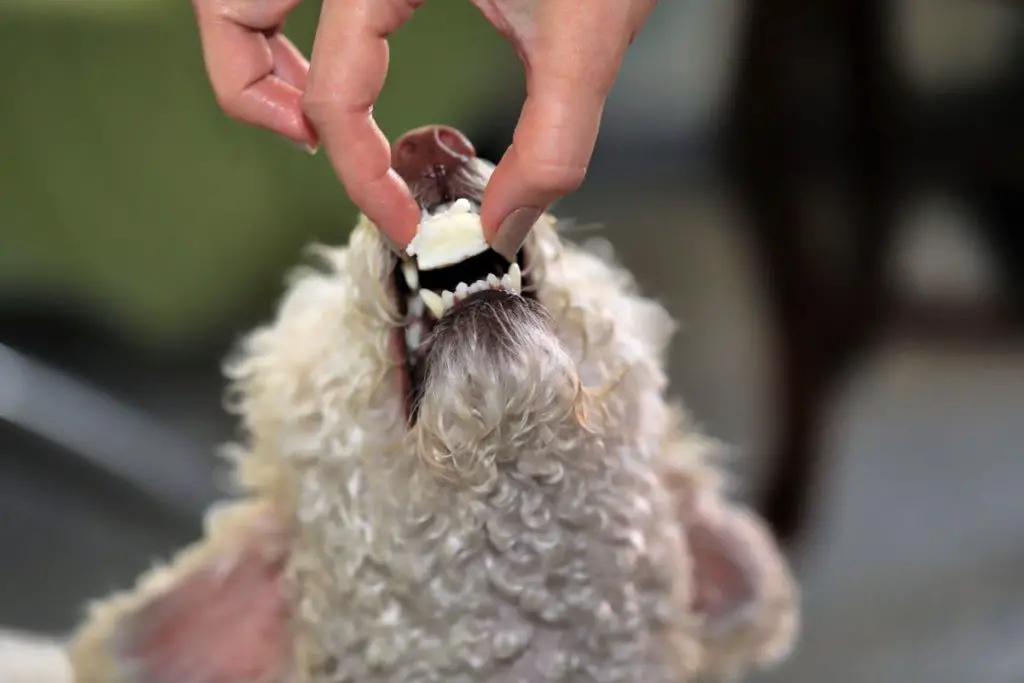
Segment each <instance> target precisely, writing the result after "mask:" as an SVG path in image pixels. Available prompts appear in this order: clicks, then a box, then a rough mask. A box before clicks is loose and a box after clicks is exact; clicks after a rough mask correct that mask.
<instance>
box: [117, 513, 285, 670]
mask: <svg viewBox="0 0 1024 683" xmlns="http://www.w3.org/2000/svg"><path fill="white" fill-rule="evenodd" d="M286 561H287V555H286V553H285V552H283V551H282V549H281V548H280V546H279V543H278V539H277V538H275V537H274V535H272V534H268V533H266V532H265V530H261V531H260V532H253V533H251V534H247V535H245V536H243V537H241V538H240V539H238V542H237V543H232V544H228V545H227V546H226V547H222V548H217V549H216V550H214V551H213V552H211V553H210V554H209V556H208V557H204V558H203V560H202V561H201V562H199V563H198V566H196V567H194V568H192V569H191V570H190V571H187V572H185V573H184V574H183V575H181V576H180V577H177V578H176V580H173V581H171V582H169V584H168V585H167V586H166V587H165V588H164V589H163V590H161V591H158V592H157V593H156V594H155V595H154V596H153V597H152V598H151V599H149V600H148V601H146V602H144V603H143V604H142V605H141V606H140V607H139V608H138V609H136V610H134V611H132V612H129V613H128V614H126V615H124V617H123V618H121V619H120V620H119V621H118V623H117V625H116V627H115V628H114V632H113V636H112V639H111V645H112V649H113V651H114V656H115V659H116V660H117V662H118V665H119V669H120V673H122V674H123V677H124V679H125V680H126V681H130V682H131V683H182V682H183V681H188V683H283V681H284V680H285V674H286V673H287V667H288V664H289V662H290V660H291V655H292V651H291V645H292V641H291V638H290V632H289V622H290V613H289V601H288V600H287V598H286V595H285V592H284V586H283V582H282V579H283V572H284V568H285V563H286Z"/></svg>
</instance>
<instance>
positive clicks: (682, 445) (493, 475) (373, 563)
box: [78, 217, 796, 683]
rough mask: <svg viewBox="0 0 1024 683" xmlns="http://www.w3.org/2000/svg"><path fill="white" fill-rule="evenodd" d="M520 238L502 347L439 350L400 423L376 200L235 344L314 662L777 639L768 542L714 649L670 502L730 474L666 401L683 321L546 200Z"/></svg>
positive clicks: (610, 666)
mask: <svg viewBox="0 0 1024 683" xmlns="http://www.w3.org/2000/svg"><path fill="white" fill-rule="evenodd" d="M525 249H526V254H527V257H528V261H527V263H528V267H529V271H530V272H529V277H530V281H531V282H533V283H534V284H535V286H536V297H537V299H538V301H539V302H540V303H541V304H542V306H543V308H544V309H546V311H547V314H546V316H545V315H534V316H532V317H531V316H526V317H523V318H521V319H517V320H515V321H511V322H510V323H509V324H511V325H515V326H516V327H515V329H514V330H513V332H514V333H513V334H511V335H510V336H509V337H508V343H507V344H505V345H504V346H502V348H501V349H500V350H499V351H500V353H499V352H497V351H496V350H495V349H494V348H488V347H486V344H485V343H484V342H485V340H479V339H477V340H474V339H472V338H471V339H467V340H466V343H464V344H461V345H459V348H458V349H455V348H454V347H450V348H448V349H447V350H446V351H439V352H438V353H439V354H440V356H439V357H438V358H435V359H434V361H435V362H434V363H433V367H432V369H431V371H430V373H429V375H428V378H427V380H426V392H425V398H424V401H423V403H422V407H421V410H420V415H419V419H418V421H417V423H416V425H415V427H414V428H412V429H411V430H410V429H408V428H407V424H406V413H405V401H404V392H405V387H404V384H403V381H404V378H403V374H404V373H403V371H402V366H401V363H400V362H399V353H398V349H397V348H396V346H395V339H396V336H397V335H396V334H395V333H396V330H397V329H398V328H399V326H401V325H402V322H403V321H402V319H401V316H400V314H399V310H398V308H397V306H396V303H395V301H394V296H393V292H392V291H391V289H390V287H391V285H390V283H391V277H390V274H391V271H392V269H393V268H394V266H395V259H394V257H393V256H392V255H391V252H390V251H389V250H388V249H387V248H386V247H385V245H384V244H383V242H382V240H381V238H380V236H379V234H378V232H377V230H376V229H375V228H374V226H373V225H372V224H370V223H369V222H368V221H366V220H365V219H363V220H362V221H361V222H360V224H359V225H358V226H357V227H356V229H355V230H354V232H353V233H352V236H351V239H350V242H349V245H348V247H347V248H341V249H320V250H319V253H320V255H321V256H322V257H323V259H324V260H325V262H326V264H327V268H326V269H324V270H311V269H306V270H304V271H302V272H301V273H299V275H298V277H297V278H296V279H295V280H294V281H293V282H292V283H291V287H290V290H289V292H288V294H287V296H286V298H285V299H284V301H283V303H282V305H281V307H280V310H279V312H278V315H277V318H276V320H275V321H274V322H273V323H272V324H271V325H269V326H267V327H264V328H262V329H259V330H257V331H255V332H254V333H253V334H251V335H250V336H249V337H248V338H247V339H246V341H245V343H244V344H243V345H242V347H241V349H240V352H239V354H238V355H237V356H236V357H235V358H234V359H233V360H232V361H231V362H230V363H229V365H228V374H229V377H230V378H231V379H232V390H231V394H230V395H231V397H232V401H231V405H232V408H233V409H234V410H235V411H237V413H238V414H239V415H240V417H241V419H242V422H243V424H244V427H245V431H246V432H247V436H248V446H247V447H246V448H244V449H238V450H237V452H236V453H235V454H234V457H235V459H236V462H237V467H238V476H239V479H240V482H241V484H242V485H243V487H244V488H245V490H246V493H247V494H248V495H249V496H250V497H252V498H255V499H257V500H263V501H270V503H271V505H272V506H273V507H274V509H276V510H279V511H280V513H279V514H281V515H284V516H285V517H288V518H289V519H288V520H287V526H288V527H289V528H290V529H292V532H291V534H292V538H293V543H292V546H291V563H290V567H289V578H290V585H291V587H292V589H293V590H294V593H293V600H294V622H295V623H294V627H295V630H296V653H297V657H298V661H299V662H300V668H301V669H302V670H301V671H300V674H301V675H302V679H303V680H309V681H311V682H313V683H348V682H352V683H356V682H358V683H385V682H386V683H430V682H434V681H436V682H441V681H444V682H446V683H480V682H483V681H487V682H488V683H520V682H522V683H527V682H528V683H545V682H552V683H553V682H563V683H583V682H588V683H617V682H623V683H626V682H629V683H636V682H638V681H642V682H643V683H669V682H679V681H685V680H689V679H690V678H691V677H692V676H693V675H694V674H695V673H697V672H698V671H699V670H702V669H719V668H722V670H724V668H723V667H720V666H719V664H722V665H723V666H724V665H725V664H728V665H729V667H731V668H730V671H731V670H732V669H739V668H743V666H745V665H747V664H752V663H754V662H755V661H769V660H773V659H776V658H778V657H779V656H781V655H782V654H784V653H785V651H786V650H787V649H788V647H789V643H790V642H791V640H792V638H793V634H794V632H795V623H796V622H795V616H794V614H795V613H794V604H795V589H794V588H793V586H792V584H791V581H790V579H789V576H788V573H787V570H786V569H785V567H784V566H783V565H782V564H781V561H779V560H778V559H777V558H776V557H775V556H774V555H772V556H771V557H769V558H768V559H767V560H766V562H769V563H771V562H775V563H776V564H778V568H777V570H776V569H775V568H774V567H773V568H772V571H773V572H774V573H772V574H771V576H772V577H773V578H772V585H771V587H770V590H768V592H767V594H768V595H770V596H771V597H772V598H773V599H774V600H775V602H773V603H772V604H771V605H770V606H769V609H768V611H767V612H766V613H765V617H764V618H763V619H760V620H759V621H758V622H757V623H756V624H755V625H753V626H751V627H750V628H749V629H748V634H747V639H746V640H744V641H743V645H742V646H736V647H733V648H731V649H727V650H726V651H722V652H718V651H717V650H715V647H714V645H713V643H712V641H711V640H710V639H705V638H704V635H703V632H702V624H701V623H700V619H699V617H698V616H697V615H695V614H693V613H691V611H690V610H689V609H688V605H689V604H690V601H691V598H692V595H693V590H694V587H693V585H692V580H691V574H692V566H691V561H692V558H691V557H690V553H689V550H688V548H687V545H686V536H685V529H684V522H685V515H681V514H680V512H679V511H680V510H682V509H689V507H687V506H689V505H691V502H692V501H693V500H696V499H698V498H700V497H701V496H705V495H710V496H711V497H712V498H715V499H717V498H716V497H717V496H718V489H719V486H720V481H719V477H718V475H717V469H716V468H715V467H713V466H712V464H711V463H709V462H708V457H709V456H710V455H711V453H712V452H713V451H714V448H713V445H712V444H711V443H710V442H709V441H708V440H706V439H704V438H703V437H702V436H701V435H700V434H699V433H697V432H696V431H695V430H692V429H690V428H689V427H688V426H687V425H686V424H685V423H684V422H683V421H682V420H681V415H682V413H681V411H680V410H679V409H678V408H676V407H674V406H671V405H670V404H668V403H667V402H666V401H665V398H664V391H665V387H666V377H665V373H664V370H663V368H664V364H665V352H666V347H667V344H668V341H669V339H670V337H671V336H672V333H673V330H674V324H673V322H672V320H671V319H670V318H669V316H668V315H667V313H666V312H665V311H664V309H663V308H662V307H661V306H659V305H658V304H656V303H655V302H653V301H650V300H647V299H644V298H641V297H640V296H639V295H638V294H637V293H636V291H635V287H634V284H633V281H632V278H631V277H630V275H629V273H628V272H626V271H625V270H624V269H622V268H619V267H617V266H615V265H614V264H612V263H609V262H607V261H605V260H603V259H601V258H598V257H597V256H595V255H593V254H590V253H588V252H586V251H584V250H582V249H580V248H577V247H575V246H572V245H569V244H566V243H563V242H562V241H561V240H560V239H559V238H558V236H557V235H556V230H555V224H554V220H553V219H551V218H549V217H545V218H543V219H542V220H541V222H540V223H538V225H537V226H536V228H535V229H534V231H533V232H532V234H531V236H530V238H529V239H528V242H527V244H526V245H525ZM551 331H553V332H554V334H553V335H552V334H551ZM496 354H497V356H499V357H498V358H496ZM496 360H502V361H504V362H495V361H496ZM197 552H198V551H197ZM767 552H768V553H769V554H771V553H775V551H774V548H773V547H772V548H770V549H768V551H767ZM775 554H776V555H777V553H775ZM164 583H166V581H164ZM139 590H140V592H144V591H145V586H143V588H140V589H139ZM125 604H127V603H125ZM101 613H102V607H98V608H96V611H95V612H94V619H95V620H100V619H101V618H102V619H106V620H107V621H108V622H110V621H112V620H116V618H115V617H111V616H109V615H107V616H98V615H101ZM97 628H98V627H97ZM86 632H87V633H88V628H87V629H86ZM705 640H706V641H707V642H705ZM719 640H721V638H719ZM83 642H86V643H95V642H99V641H97V640H96V639H95V638H84V639H83ZM736 642H739V641H736ZM82 648H83V649H82V650H81V652H82V653H83V654H80V655H79V659H80V661H83V662H85V661H87V660H89V659H90V658H91V657H94V656H95V655H92V654H89V648H88V647H86V646H85V645H83V646H82ZM716 658H719V659H720V660H721V661H720V662H719V661H717V660H716ZM85 668H87V667H86V666H85V665H82V666H80V667H79V672H81V671H82V670H84V669H85ZM78 680H79V682H80V683H93V679H92V678H90V676H89V675H84V674H82V673H79V678H78Z"/></svg>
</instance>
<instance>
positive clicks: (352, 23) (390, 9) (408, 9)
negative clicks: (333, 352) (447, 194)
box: [303, 0, 425, 248]
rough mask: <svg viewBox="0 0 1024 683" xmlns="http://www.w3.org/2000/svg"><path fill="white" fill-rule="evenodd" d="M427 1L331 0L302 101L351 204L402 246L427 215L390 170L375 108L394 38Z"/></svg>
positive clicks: (323, 14)
mask: <svg viewBox="0 0 1024 683" xmlns="http://www.w3.org/2000/svg"><path fill="white" fill-rule="evenodd" d="M424 2H425V0H324V3H323V8H322V10H321V14H320V25H319V26H318V28H317V33H316V39H315V41H314V43H313V55H312V59H311V65H310V70H309V80H308V85H307V87H306V94H305V98H304V101H303V106H304V111H305V113H306V116H307V117H308V118H309V119H310V121H311V122H312V123H313V126H314V127H315V128H316V130H317V133H318V134H319V137H320V140H321V142H322V144H323V146H324V148H325V149H326V151H327V155H328V157H329V158H330V160H331V164H332V165H333V166H334V170H335V172H336V173H337V174H338V177H339V178H340V179H341V182H342V183H343V184H344V185H345V188H346V189H347V190H348V194H349V196H350V197H351V198H352V201H353V202H355V204H356V206H358V207H359V208H360V210H362V212H363V213H365V214H366V216H367V217H368V218H369V219H370V220H372V221H373V222H374V223H375V224H376V225H377V227H378V228H380V230H381V231H382V232H383V233H384V234H385V235H387V236H388V237H390V238H391V240H392V241H393V242H394V243H395V244H396V246H398V247H400V248H404V247H405V245H407V244H408V243H409V241H410V240H411V239H412V237H413V236H414V235H415V234H416V226H417V223H418V222H419V215H420V212H419V209H418V207H417V205H416V202H415V200H414V199H413V197H412V194H410V192H409V188H408V187H406V185H405V182H404V181H403V180H402V179H401V178H400V177H399V176H398V174H397V173H395V171H394V170H392V168H391V149H390V146H389V145H388V141H387V138H386V137H385V136H384V133H383V132H382V131H381V130H380V127H379V126H378V125H377V122H376V121H374V119H373V105H374V103H375V102H376V101H377V97H378V96H379V95H380V91H381V89H382V88H383V87H384V77H385V75H386V74H387V69H388V43H387V37H388V35H389V34H390V33H392V32H393V31H395V30H396V29H397V28H398V27H399V26H401V25H402V24H403V23H405V22H406V20H408V18H409V17H410V16H411V15H412V13H413V11H415V9H416V8H417V7H419V6H420V5H422V4H423V3H424Z"/></svg>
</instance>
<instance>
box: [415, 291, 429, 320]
mask: <svg viewBox="0 0 1024 683" xmlns="http://www.w3.org/2000/svg"><path fill="white" fill-rule="evenodd" d="M431 294H433V292H431ZM409 313H411V314H412V315H413V317H416V318H422V317H423V299H421V298H420V297H418V296H414V297H412V298H410V299H409Z"/></svg>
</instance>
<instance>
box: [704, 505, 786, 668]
mask: <svg viewBox="0 0 1024 683" xmlns="http://www.w3.org/2000/svg"><path fill="white" fill-rule="evenodd" d="M685 527H686V538H687V541H688V544H689V547H690V554H691V557H692V561H693V583H694V590H693V598H692V603H691V609H692V611H693V612H694V613H695V614H696V615H697V616H698V617H700V619H701V623H702V641H703V645H704V648H705V650H706V653H705V654H706V660H707V661H706V662H705V665H706V667H707V668H708V669H711V670H713V671H715V672H716V673H718V674H720V675H735V674H737V673H739V672H740V671H742V670H744V669H746V668H748V667H749V666H752V665H754V666H756V665H766V664H770V663H773V662H775V661H777V660H778V659H780V658H782V657H783V656H785V655H786V654H787V653H788V651H789V649H790V647H791V645H792V642H793V640H794V638H795V635H796V631H797V622H798V618H797V602H798V598H797V590H796V586H795V582H794V581H793V578H792V576H791V573H790V570H789V568H788V566H787V563H786V561H785V559H784V558H783V556H782V554H781V552H780V551H779V549H778V547H777V545H776V543H775V540H774V538H773V536H772V534H771V532H770V531H769V530H768V529H767V528H766V527H765V525H764V524H762V523H761V521H760V520H759V519H757V518H756V517H755V516H754V515H753V514H751V513H750V512H749V511H747V510H744V509H742V508H739V507H737V506H735V505H733V504H731V503H729V502H728V501H726V500H725V499H724V498H722V497H720V496H719V495H718V494H717V493H703V494H699V495H698V496H697V497H696V499H694V500H693V505H692V507H690V509H689V511H688V514H687V515H686V520H685Z"/></svg>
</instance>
